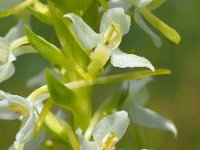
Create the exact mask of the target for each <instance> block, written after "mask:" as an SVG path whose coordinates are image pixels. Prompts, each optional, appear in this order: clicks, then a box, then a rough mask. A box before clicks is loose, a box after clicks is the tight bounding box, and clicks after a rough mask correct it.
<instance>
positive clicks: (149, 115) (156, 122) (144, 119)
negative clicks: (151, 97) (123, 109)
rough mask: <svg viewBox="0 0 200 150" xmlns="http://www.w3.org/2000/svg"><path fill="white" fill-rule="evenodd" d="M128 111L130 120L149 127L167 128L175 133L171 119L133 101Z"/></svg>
mask: <svg viewBox="0 0 200 150" xmlns="http://www.w3.org/2000/svg"><path fill="white" fill-rule="evenodd" d="M128 112H129V114H130V118H131V120H132V121H133V122H135V123H138V124H140V125H143V126H145V127H149V128H157V129H161V130H169V131H171V132H172V133H173V134H174V135H175V136H176V135H177V130H176V127H175V125H174V124H173V122H172V121H171V120H168V119H166V118H164V117H162V116H161V115H159V114H157V113H156V112H154V111H152V110H150V109H147V108H144V107H142V106H140V105H138V104H137V103H133V105H132V106H130V107H129V109H128Z"/></svg>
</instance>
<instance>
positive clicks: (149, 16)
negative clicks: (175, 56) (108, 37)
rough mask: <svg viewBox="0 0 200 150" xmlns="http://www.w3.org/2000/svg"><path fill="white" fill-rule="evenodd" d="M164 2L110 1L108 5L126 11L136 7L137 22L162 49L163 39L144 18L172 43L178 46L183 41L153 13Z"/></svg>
mask: <svg viewBox="0 0 200 150" xmlns="http://www.w3.org/2000/svg"><path fill="white" fill-rule="evenodd" d="M164 2H165V0H110V1H108V2H107V3H108V6H109V8H115V7H119V6H120V7H123V8H124V9H125V10H130V8H131V7H132V6H134V7H135V9H134V13H133V14H134V19H135V22H136V23H137V24H138V25H139V27H140V28H141V29H142V30H144V31H145V32H146V33H147V34H148V35H149V36H150V37H151V38H152V40H153V42H154V44H155V45H156V46H157V47H160V46H161V45H162V41H161V38H160V37H159V36H158V35H157V34H155V33H154V32H153V31H152V30H151V29H150V28H149V27H148V25H147V24H146V22H145V21H144V19H143V17H144V18H145V19H146V20H147V21H148V22H149V23H150V24H151V25H152V26H154V27H155V28H157V29H158V30H159V31H160V32H161V33H162V34H163V35H164V36H165V37H167V38H168V39H169V40H171V41H172V42H174V43H176V44H178V43H179V42H180V40H181V37H180V35H179V34H178V33H177V32H176V31H175V30H174V29H173V28H171V27H169V26H168V25H167V24H166V23H164V22H163V21H162V20H160V19H159V18H158V17H156V16H155V15H154V14H153V13H152V12H151V11H153V10H154V9H156V8H158V7H159V6H160V5H162V4H163V3H164ZM100 10H101V9H100Z"/></svg>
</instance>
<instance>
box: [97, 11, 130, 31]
mask: <svg viewBox="0 0 200 150" xmlns="http://www.w3.org/2000/svg"><path fill="white" fill-rule="evenodd" d="M112 22H115V23H117V24H119V25H120V27H121V31H122V35H124V34H126V33H128V31H129V30H130V25H131V19H130V16H129V15H126V14H125V13H124V9H123V8H112V9H109V10H107V11H106V12H105V13H104V14H103V16H102V19H101V25H100V32H101V33H102V32H105V31H106V30H107V29H108V27H109V26H110V24H111V23H112Z"/></svg>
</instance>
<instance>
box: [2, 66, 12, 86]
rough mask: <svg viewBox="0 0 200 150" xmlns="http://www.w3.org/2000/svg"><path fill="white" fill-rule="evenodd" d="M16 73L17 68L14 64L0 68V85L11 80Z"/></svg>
mask: <svg viewBox="0 0 200 150" xmlns="http://www.w3.org/2000/svg"><path fill="white" fill-rule="evenodd" d="M14 72H15V67H14V65H13V64H12V63H6V64H4V65H1V66H0V83H1V82H3V81H5V80H7V79H9V78H10V77H11V76H12V75H13V74H14Z"/></svg>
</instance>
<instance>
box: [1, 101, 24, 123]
mask: <svg viewBox="0 0 200 150" xmlns="http://www.w3.org/2000/svg"><path fill="white" fill-rule="evenodd" d="M9 105H10V103H9V101H7V100H2V101H0V119H4V120H14V119H19V117H20V115H18V114H16V113H14V112H12V111H9V110H8V107H9Z"/></svg>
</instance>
